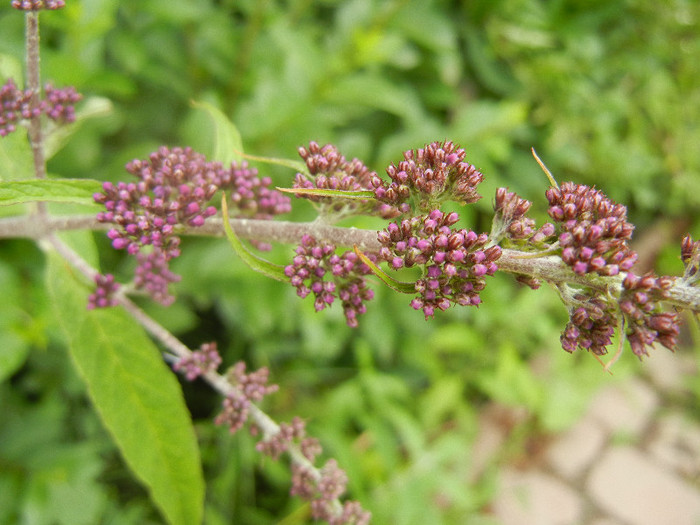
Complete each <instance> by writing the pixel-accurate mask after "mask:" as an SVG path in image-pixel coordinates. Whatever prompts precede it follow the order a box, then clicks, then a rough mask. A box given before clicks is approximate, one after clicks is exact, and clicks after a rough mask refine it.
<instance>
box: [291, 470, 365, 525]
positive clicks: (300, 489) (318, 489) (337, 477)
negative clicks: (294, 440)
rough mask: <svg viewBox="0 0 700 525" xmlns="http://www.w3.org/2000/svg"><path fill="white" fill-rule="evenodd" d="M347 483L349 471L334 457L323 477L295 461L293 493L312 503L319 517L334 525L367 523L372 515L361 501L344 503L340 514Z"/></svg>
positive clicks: (315, 514) (314, 515)
mask: <svg viewBox="0 0 700 525" xmlns="http://www.w3.org/2000/svg"><path fill="white" fill-rule="evenodd" d="M347 482H348V478H347V474H345V471H343V470H342V469H341V468H340V467H338V463H337V462H336V461H335V460H334V459H330V460H328V462H327V463H326V464H325V465H324V466H323V467H322V468H321V476H320V478H318V477H317V476H316V475H314V473H313V472H312V471H311V470H309V469H308V468H307V467H306V466H304V465H300V464H299V463H296V462H295V463H292V488H291V490H290V494H291V495H292V496H298V497H300V498H302V499H304V500H306V501H309V502H311V516H312V517H313V518H314V519H315V520H325V521H326V522H328V523H329V524H331V525H342V524H354V525H366V524H368V523H369V521H370V518H371V514H370V513H369V512H367V511H366V510H364V509H363V508H362V506H361V505H360V503H359V502H357V501H346V502H344V503H343V506H342V508H341V509H340V514H338V510H337V508H336V504H335V502H336V499H337V498H338V497H340V496H342V494H343V493H344V492H345V488H346V485H347Z"/></svg>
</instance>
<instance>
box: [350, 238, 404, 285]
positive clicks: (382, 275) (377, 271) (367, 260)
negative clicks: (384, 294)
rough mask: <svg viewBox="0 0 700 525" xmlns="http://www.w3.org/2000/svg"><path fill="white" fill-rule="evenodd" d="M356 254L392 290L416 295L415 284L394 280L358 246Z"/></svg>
mask: <svg viewBox="0 0 700 525" xmlns="http://www.w3.org/2000/svg"><path fill="white" fill-rule="evenodd" d="M355 253H356V254H357V256H358V257H359V258H360V260H361V261H362V262H363V263H365V264H366V265H367V266H369V269H370V270H372V273H373V274H374V275H376V276H377V277H379V278H380V279H381V280H382V282H383V283H384V284H386V285H387V286H388V287H389V288H391V289H392V290H395V291H397V292H400V293H410V294H414V293H416V285H415V283H409V282H405V281H399V280H398V279H394V278H393V277H392V276H391V275H389V274H387V273H386V272H384V270H382V269H381V268H380V267H379V266H377V265H376V264H374V263H373V262H372V260H371V259H370V258H369V257H367V256H366V255H365V254H364V253H362V251H360V249H359V248H358V247H357V246H355Z"/></svg>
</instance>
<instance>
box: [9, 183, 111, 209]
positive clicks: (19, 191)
mask: <svg viewBox="0 0 700 525" xmlns="http://www.w3.org/2000/svg"><path fill="white" fill-rule="evenodd" d="M101 190H102V184H101V183H100V182H99V181H96V180H92V179H42V180H36V179H32V180H13V181H5V182H0V206H9V205H11V204H21V203H25V202H36V201H45V202H73V203H76V204H95V201H94V200H93V198H92V195H93V194H94V193H96V192H99V191H101Z"/></svg>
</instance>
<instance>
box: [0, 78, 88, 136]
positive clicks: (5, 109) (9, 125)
mask: <svg viewBox="0 0 700 525" xmlns="http://www.w3.org/2000/svg"><path fill="white" fill-rule="evenodd" d="M44 95H45V98H44V100H39V101H37V103H36V106H35V107H32V93H31V91H30V90H28V89H27V90H21V89H19V88H18V87H17V85H16V84H15V82H14V80H12V79H9V80H7V82H5V84H4V85H3V86H2V88H0V137H5V136H7V135H9V134H10V133H12V132H13V131H15V130H16V129H17V124H18V123H19V122H20V121H22V120H29V119H30V118H32V117H36V116H39V115H41V114H42V113H46V116H48V117H49V118H50V119H52V120H55V121H59V122H62V123H66V122H73V121H74V120H75V108H74V105H75V103H76V102H78V101H80V100H81V99H82V98H83V97H82V95H81V94H80V93H78V92H77V91H76V90H75V88H74V87H66V88H62V89H57V88H54V87H53V86H52V85H51V84H46V86H45V88H44Z"/></svg>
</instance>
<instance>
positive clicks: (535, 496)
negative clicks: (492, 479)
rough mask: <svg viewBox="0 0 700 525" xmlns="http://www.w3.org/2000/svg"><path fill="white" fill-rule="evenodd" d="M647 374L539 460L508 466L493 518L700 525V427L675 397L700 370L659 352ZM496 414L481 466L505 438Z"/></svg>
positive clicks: (542, 523) (485, 427) (486, 422)
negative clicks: (522, 464) (517, 465)
mask: <svg viewBox="0 0 700 525" xmlns="http://www.w3.org/2000/svg"><path fill="white" fill-rule="evenodd" d="M645 370H646V371H647V372H648V377H644V378H642V377H634V378H630V379H628V380H625V381H624V382H622V383H619V382H616V383H615V384H614V385H611V386H608V387H604V388H603V390H601V391H600V392H599V393H598V394H597V395H596V397H595V398H594V399H593V400H592V402H591V404H590V406H589V407H588V411H587V413H586V414H585V416H584V417H583V418H582V419H581V420H580V421H579V422H578V423H577V424H576V425H574V426H573V427H572V428H570V429H569V430H568V431H566V432H564V433H563V434H561V435H558V436H554V437H553V438H552V440H551V441H549V442H548V443H547V444H546V445H545V446H544V449H543V450H541V451H538V454H537V457H538V458H539V459H538V460H537V461H534V462H532V463H531V464H528V466H526V467H521V468H517V467H516V466H512V465H507V464H506V465H505V466H503V467H502V468H501V469H500V475H499V489H498V492H497V496H496V497H495V499H494V500H493V502H492V504H491V506H490V507H489V509H488V514H490V515H491V516H492V517H493V518H495V519H496V521H497V522H498V523H502V524H503V525H666V524H673V525H700V424H699V423H698V422H697V419H696V420H693V419H691V418H689V417H688V415H687V414H684V413H683V412H681V411H680V409H679V408H678V407H677V406H678V403H677V401H675V402H674V400H677V399H679V397H680V396H682V395H684V394H685V395H688V391H687V385H688V382H689V381H693V380H700V379H696V378H697V368H696V366H695V365H694V363H693V359H692V356H685V357H681V356H678V355H673V354H671V353H670V352H668V351H665V350H663V349H659V350H657V351H656V352H654V354H653V356H652V357H651V358H649V359H647V360H645ZM492 416H493V414H490V415H489V412H488V411H487V413H486V415H485V418H484V419H482V427H481V429H480V437H479V439H478V444H477V446H476V447H475V449H476V450H478V453H477V455H478V457H479V459H480V461H481V462H482V464H481V465H477V469H479V468H484V467H485V465H486V463H487V462H489V461H491V459H490V458H493V457H494V455H495V454H497V451H498V450H499V449H500V445H501V444H502V443H503V442H504V440H505V439H506V436H505V435H504V433H503V425H502V424H501V425H499V424H497V423H496V422H495V421H494V419H493V417H492ZM501 418H502V414H501Z"/></svg>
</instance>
